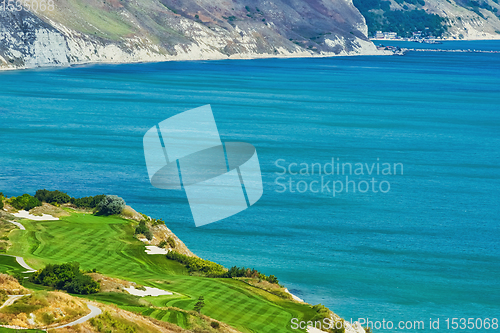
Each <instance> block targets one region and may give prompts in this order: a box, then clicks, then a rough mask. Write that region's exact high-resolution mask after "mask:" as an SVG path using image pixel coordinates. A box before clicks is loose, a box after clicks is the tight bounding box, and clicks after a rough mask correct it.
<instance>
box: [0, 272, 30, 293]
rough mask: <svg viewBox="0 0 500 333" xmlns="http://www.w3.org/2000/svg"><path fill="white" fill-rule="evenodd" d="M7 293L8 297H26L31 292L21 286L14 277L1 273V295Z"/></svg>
mask: <svg viewBox="0 0 500 333" xmlns="http://www.w3.org/2000/svg"><path fill="white" fill-rule="evenodd" d="M1 292H5V294H6V295H26V294H29V290H28V289H26V288H24V287H23V286H21V285H20V284H19V282H18V281H17V279H15V278H14V277H12V276H10V275H7V274H1V273H0V293H1Z"/></svg>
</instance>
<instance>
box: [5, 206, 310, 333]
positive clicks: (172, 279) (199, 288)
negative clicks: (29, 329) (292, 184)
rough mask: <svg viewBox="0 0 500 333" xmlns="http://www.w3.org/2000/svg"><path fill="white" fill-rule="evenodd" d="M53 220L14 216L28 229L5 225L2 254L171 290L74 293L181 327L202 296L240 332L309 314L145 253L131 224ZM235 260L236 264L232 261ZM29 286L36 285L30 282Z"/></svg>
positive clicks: (270, 328) (207, 309)
mask: <svg viewBox="0 0 500 333" xmlns="http://www.w3.org/2000/svg"><path fill="white" fill-rule="evenodd" d="M68 212H70V214H69V216H64V217H61V218H60V219H59V220H57V221H33V220H28V219H19V220H17V222H20V223H21V224H22V225H23V226H24V227H25V229H26V230H20V229H18V228H16V229H14V230H12V231H10V234H9V239H10V242H11V243H12V245H11V246H10V247H9V248H8V249H7V251H6V254H7V255H11V256H19V257H23V258H24V260H25V262H26V263H27V264H28V265H29V266H31V267H33V268H34V269H37V270H38V269H42V268H44V267H45V266H46V265H48V264H62V263H69V262H78V263H80V268H81V269H82V270H85V271H90V270H95V271H97V272H98V273H99V274H102V275H105V276H107V277H111V278H115V279H120V280H125V281H130V282H134V283H136V284H137V285H140V286H147V287H153V288H159V289H162V290H165V291H170V292H172V293H173V294H172V295H163V296H156V297H152V296H146V297H142V298H141V297H139V296H133V295H130V294H127V293H124V292H122V291H120V292H109V291H108V292H99V293H96V294H90V295H75V296H78V297H81V298H85V299H88V300H92V301H96V302H100V303H103V304H114V305H116V306H118V307H119V308H121V309H123V310H127V311H131V312H134V313H138V314H142V315H144V316H149V317H152V318H155V319H157V320H160V321H166V322H170V323H173V324H175V325H178V326H180V327H182V328H185V329H190V327H189V320H188V318H189V316H191V315H192V311H193V310H194V309H195V305H196V303H197V301H198V298H199V297H200V296H203V297H204V302H205V305H204V307H203V308H202V310H201V313H202V314H203V315H205V316H208V317H210V318H213V319H215V320H217V321H220V322H223V323H226V324H228V325H230V326H232V327H233V328H235V329H237V330H238V331H241V332H263V333H264V332H269V333H277V332H297V331H300V330H293V329H291V325H290V322H291V319H292V318H298V319H299V320H306V321H307V320H310V319H311V318H313V317H314V316H315V315H316V311H315V310H314V309H313V308H312V306H311V305H309V304H304V303H299V302H295V301H293V300H290V299H286V298H283V297H279V296H277V295H275V294H272V293H270V292H268V291H265V290H263V289H259V288H257V287H254V286H251V285H249V284H247V283H245V282H243V281H241V280H238V279H232V278H209V277H205V276H201V275H194V274H190V273H189V271H188V269H187V268H186V266H184V265H183V264H181V263H179V262H177V261H173V260H169V259H167V258H166V256H165V255H163V254H155V255H151V254H147V253H146V252H145V245H146V244H145V243H143V242H142V241H140V240H138V239H137V237H135V235H134V230H135V227H136V226H137V222H136V221H133V220H129V219H125V218H122V217H119V216H96V215H93V214H89V213H83V212H80V211H76V210H69V209H68ZM234 264H235V265H238V264H239V263H234ZM24 271H26V269H24V268H22V267H20V266H19V264H18V263H17V262H16V260H15V258H14V257H8V256H0V272H2V273H8V274H14V273H22V272H24ZM25 286H26V287H27V288H30V289H31V288H32V287H35V288H37V287H38V288H40V286H35V285H34V284H32V283H29V282H27V284H25Z"/></svg>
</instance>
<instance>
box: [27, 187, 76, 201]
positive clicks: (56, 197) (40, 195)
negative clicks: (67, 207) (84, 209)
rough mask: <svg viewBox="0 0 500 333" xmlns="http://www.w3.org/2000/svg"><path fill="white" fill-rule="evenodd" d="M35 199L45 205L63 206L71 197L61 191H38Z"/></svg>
mask: <svg viewBox="0 0 500 333" xmlns="http://www.w3.org/2000/svg"><path fill="white" fill-rule="evenodd" d="M35 198H37V199H38V200H40V201H41V202H47V203H57V204H60V205H61V204H65V203H68V202H70V201H71V197H70V196H69V195H67V194H66V193H64V192H61V191H57V190H56V191H48V190H45V189H43V190H38V191H36V194H35Z"/></svg>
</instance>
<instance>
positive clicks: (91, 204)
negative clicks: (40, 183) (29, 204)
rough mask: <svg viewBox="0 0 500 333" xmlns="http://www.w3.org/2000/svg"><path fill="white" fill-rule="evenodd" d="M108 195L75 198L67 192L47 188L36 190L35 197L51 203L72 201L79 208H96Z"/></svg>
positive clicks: (60, 203)
mask: <svg viewBox="0 0 500 333" xmlns="http://www.w3.org/2000/svg"><path fill="white" fill-rule="evenodd" d="M104 197H106V196H105V195H103V194H101V195H96V196H93V197H84V198H73V197H70V196H69V195H68V194H67V193H64V192H61V191H58V190H55V191H49V190H46V189H43V190H38V191H36V194H35V198H37V199H38V200H39V201H40V202H47V203H51V204H59V205H62V204H66V203H71V204H73V205H75V206H76V207H78V208H88V209H94V208H96V207H97V205H99V203H100V202H101V201H102V200H103V199H104Z"/></svg>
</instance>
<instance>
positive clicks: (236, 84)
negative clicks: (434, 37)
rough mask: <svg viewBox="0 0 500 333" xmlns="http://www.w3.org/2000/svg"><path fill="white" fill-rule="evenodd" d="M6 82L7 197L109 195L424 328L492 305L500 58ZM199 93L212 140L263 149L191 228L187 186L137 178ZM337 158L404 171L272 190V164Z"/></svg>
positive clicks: (223, 65) (124, 68)
mask: <svg viewBox="0 0 500 333" xmlns="http://www.w3.org/2000/svg"><path fill="white" fill-rule="evenodd" d="M462 43H463V44H460V45H464V46H463V47H460V48H474V47H478V45H484V44H481V43H486V44H487V45H486V46H485V47H491V49H493V48H494V47H496V48H497V49H498V48H499V45H500V43H499V42H479V43H467V42H462ZM488 43H489V44H488ZM468 45H472V46H470V47H468ZM488 45H489V46H488ZM0 88H1V89H0V119H1V122H0V139H1V142H2V149H1V155H0V163H1V164H0V165H1V168H0V191H3V192H5V193H6V194H8V195H9V196H12V195H20V194H23V193H25V192H28V193H34V192H35V190H37V189H39V188H47V189H60V190H64V191H67V192H68V193H69V194H71V195H73V196H86V195H94V194H98V193H109V194H117V195H119V196H121V197H123V198H124V199H125V200H126V201H127V203H128V204H130V205H132V206H133V207H135V208H136V209H137V210H139V211H141V212H144V213H146V214H148V215H151V216H153V217H161V218H164V219H165V220H166V221H167V225H168V226H169V227H170V228H171V229H172V230H173V231H174V232H175V233H176V234H177V235H178V236H179V237H180V238H181V239H183V240H184V242H185V243H186V244H187V245H188V246H189V247H190V248H191V249H192V250H193V251H194V252H195V253H197V254H198V255H200V256H202V257H204V258H207V259H211V260H214V261H217V262H220V263H222V264H224V265H226V266H231V265H235V264H236V265H244V266H249V267H255V268H257V269H259V270H261V271H263V272H264V273H266V274H275V275H277V276H278V278H280V281H281V282H282V283H284V284H285V285H286V286H287V287H288V288H289V289H290V290H292V291H293V292H294V293H296V294H297V295H298V296H299V297H302V298H304V299H305V300H306V301H307V302H310V303H313V304H316V303H323V304H325V305H327V306H328V307H330V308H331V309H332V310H334V311H335V312H337V313H338V314H340V315H341V316H344V317H345V318H347V319H350V318H353V319H357V318H369V319H370V320H372V321H375V320H380V321H381V320H382V319H385V320H391V321H394V322H395V323H397V322H398V321H399V320H404V321H406V320H411V321H413V320H423V321H424V322H425V325H426V326H425V327H426V328H425V329H424V330H420V331H428V330H429V328H428V321H429V318H433V319H436V318H438V317H440V318H441V326H440V328H441V330H444V331H446V329H443V327H445V323H444V322H443V320H444V319H446V318H453V317H455V318H494V317H496V318H498V317H500V311H499V310H500V282H499V276H500V248H499V243H498V239H499V236H500V228H499V221H500V208H499V205H498V203H499V197H500V153H499V147H500V108H499V105H500V101H499V96H500V55H498V54H460V53H439V54H435V53H421V52H419V53H409V54H408V55H406V56H404V57H355V58H324V59H281V60H278V59H268V60H241V61H239V60H238V61H236V60H235V61H211V62H204V61H200V62H169V63H162V64H134V65H102V66H83V67H76V68H67V69H43V70H29V71H17V72H3V73H0ZM204 104H211V105H212V108H213V111H214V116H215V119H216V121H217V124H218V129H219V132H220V133H221V136H222V139H223V141H244V142H248V143H251V144H253V145H254V146H255V147H256V148H257V152H258V155H259V160H260V163H261V168H262V173H263V181H264V194H263V196H262V198H261V199H260V201H259V202H258V203H257V204H255V205H254V206H252V207H251V208H250V209H247V210H246V211H244V212H242V213H240V214H238V215H236V216H233V217H231V218H228V219H226V220H224V221H220V222H217V223H213V224H210V225H207V226H205V227H201V228H194V223H193V221H192V217H191V213H190V210H189V207H188V203H187V199H186V197H185V195H184V194H183V193H182V192H176V191H165V190H159V189H155V188H153V187H152V186H151V185H150V184H149V182H148V178H147V171H146V166H145V161H144V157H143V151H142V136H143V135H144V133H145V132H146V131H147V130H148V129H149V128H150V127H152V126H154V125H155V124H157V123H158V122H160V121H162V120H164V119H166V118H168V117H170V116H172V115H175V114H177V113H180V112H182V111H185V110H188V109H191V108H194V107H198V106H201V105H204ZM332 157H333V158H335V159H337V158H338V159H339V161H340V162H349V163H367V164H369V165H371V164H372V163H374V162H375V163H376V162H377V161H379V163H384V162H387V163H391V164H393V163H401V164H402V165H403V166H404V172H403V174H400V173H399V174H397V175H378V176H377V180H378V181H379V182H381V181H384V180H385V181H387V182H389V183H390V191H389V192H388V193H385V194H384V193H373V192H371V191H369V192H367V193H359V192H356V193H352V192H350V193H345V192H343V193H339V194H337V195H336V196H335V197H334V198H333V197H332V195H331V194H330V193H325V192H323V193H321V192H320V193H313V192H310V191H307V192H304V193H298V192H295V193H291V192H290V191H286V192H285V193H278V191H280V190H281V186H279V185H277V184H276V183H275V181H276V179H277V177H279V176H278V175H277V174H276V173H277V172H281V169H280V168H279V167H277V166H276V165H275V161H277V160H279V159H283V160H286V161H287V162H286V163H291V162H296V163H307V164H309V165H310V164H312V163H321V164H323V165H324V164H325V163H328V162H331V159H332ZM377 158H378V159H379V160H377ZM283 164H284V163H283ZM294 170H298V168H295V169H293V170H292V171H294ZM285 177H291V175H285ZM293 177H294V178H293V179H294V180H295V181H299V180H305V181H309V182H310V181H312V180H318V179H319V178H318V176H317V175H314V176H309V177H308V176H293ZM329 177H330V178H328V179H329V180H337V179H338V180H341V179H343V177H342V176H338V177H337V176H329ZM344 178H345V177H344ZM352 179H355V180H356V181H358V182H360V181H362V180H366V181H369V180H370V179H371V176H367V175H365V176H352ZM377 331H383V330H377ZM388 331H389V330H388ZM410 331H411V330H410Z"/></svg>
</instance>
